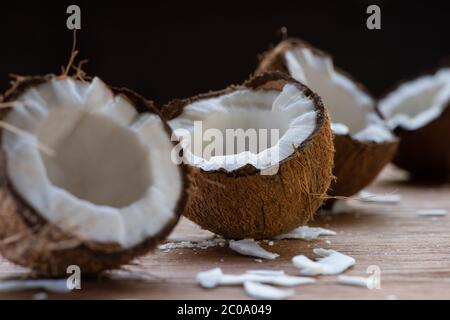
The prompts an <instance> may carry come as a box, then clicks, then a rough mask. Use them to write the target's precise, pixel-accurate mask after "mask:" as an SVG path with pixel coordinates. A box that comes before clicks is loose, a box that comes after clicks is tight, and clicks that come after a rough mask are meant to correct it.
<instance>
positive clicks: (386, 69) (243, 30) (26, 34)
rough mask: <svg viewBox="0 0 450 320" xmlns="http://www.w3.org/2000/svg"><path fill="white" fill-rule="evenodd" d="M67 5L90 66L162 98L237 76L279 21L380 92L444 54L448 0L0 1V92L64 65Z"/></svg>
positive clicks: (271, 39) (449, 42)
mask: <svg viewBox="0 0 450 320" xmlns="http://www.w3.org/2000/svg"><path fill="white" fill-rule="evenodd" d="M71 3H73V4H78V5H80V7H81V9H82V30H81V31H80V32H79V33H78V38H79V42H78V47H79V49H80V51H81V53H80V58H87V59H89V63H88V65H87V66H86V67H85V69H86V71H87V72H88V73H89V74H90V75H98V76H100V77H101V78H103V79H104V80H105V81H106V82H108V83H110V84H112V85H116V86H127V87H129V88H132V89H134V90H136V91H138V92H140V93H142V94H144V95H146V96H147V97H148V98H152V99H154V100H155V101H156V102H157V103H158V104H161V103H163V102H166V101H168V100H170V99H171V98H175V97H187V96H190V95H193V94H197V93H200V92H204V91H208V90H212V89H221V88H223V87H225V86H227V85H229V84H231V83H239V82H241V81H243V80H244V79H245V78H247V76H248V75H249V74H250V73H251V72H253V70H254V69H255V67H256V65H257V59H256V56H257V54H258V53H261V52H262V51H264V50H266V49H268V48H269V47H270V46H271V45H273V44H274V43H276V42H277V41H278V40H279V39H280V35H279V32H278V30H279V29H280V28H281V27H282V26H286V27H287V28H288V32H289V35H290V36H298V37H302V38H304V39H305V40H307V41H309V42H311V43H312V44H314V45H315V46H317V47H319V48H321V49H323V50H326V51H328V52H329V53H331V54H332V55H333V56H334V58H335V61H336V64H337V65H339V66H340V67H342V68H344V69H347V71H349V72H350V73H352V74H353V75H354V76H355V77H356V78H358V79H359V80H361V81H362V82H363V83H365V84H366V85H367V86H368V87H369V89H370V90H371V91H372V92H373V93H374V94H376V95H379V94H382V93H383V92H384V91H386V90H387V89H388V88H389V87H391V86H392V85H393V84H394V83H396V82H397V81H399V80H401V79H403V78H408V77H411V76H414V75H415V74H417V73H420V72H422V71H426V70H428V69H432V68H435V67H437V66H438V65H439V64H440V63H442V62H445V61H446V59H447V57H448V56H450V35H449V33H450V10H449V5H448V4H447V5H446V4H445V2H444V1H442V2H438V1H421V2H417V1H409V2H403V1H398V0H396V1H393V0H391V1H364V0H353V1H349V0H347V1H319V0H309V1H281V0H273V1H270V2H269V1H265V2H263V1H258V2H256V1H244V0H241V1H239V2H238V1H212V0H211V1H193V0H192V1H189V0H185V1H164V2H161V3H156V2H154V1H133V0H126V1H125V0H124V1H120V2H118V1H92V0H91V1H71V2H67V1H38V2H37V1H36V2H30V3H27V2H23V1H16V2H14V1H8V3H6V1H2V4H0V39H1V47H0V50H1V51H0V52H1V54H0V57H1V60H0V89H1V90H2V91H3V90H4V89H5V88H7V86H8V81H9V78H8V74H9V73H18V74H44V73H53V72H59V71H60V67H61V65H63V64H65V63H66V62H67V59H68V56H69V51H70V47H71V41H72V40H71V39H72V34H71V32H70V31H68V30H67V29H66V27H65V25H66V18H67V15H66V13H65V11H66V7H67V6H68V5H69V4H71ZM372 3H373V4H378V5H380V7H381V10H382V29H381V30H376V31H370V30H367V29H366V18H367V14H366V8H367V6H368V5H369V4H372ZM447 3H448V1H447Z"/></svg>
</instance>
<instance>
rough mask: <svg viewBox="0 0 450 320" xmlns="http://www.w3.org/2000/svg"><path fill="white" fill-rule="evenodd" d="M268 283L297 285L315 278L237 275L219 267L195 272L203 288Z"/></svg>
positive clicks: (310, 281) (312, 281)
mask: <svg viewBox="0 0 450 320" xmlns="http://www.w3.org/2000/svg"><path fill="white" fill-rule="evenodd" d="M248 281H251V282H259V283H268V284H273V285H278V286H298V285H303V284H309V283H314V282H315V281H316V280H315V279H313V278H309V277H296V276H288V275H284V274H283V275H276V276H275V275H261V274H252V273H244V274H238V275H231V274H223V272H222V269H221V268H214V269H211V270H207V271H202V272H199V273H198V274H197V282H198V283H199V284H200V285H201V286H202V287H203V288H215V287H217V286H219V285H241V284H243V283H245V282H248Z"/></svg>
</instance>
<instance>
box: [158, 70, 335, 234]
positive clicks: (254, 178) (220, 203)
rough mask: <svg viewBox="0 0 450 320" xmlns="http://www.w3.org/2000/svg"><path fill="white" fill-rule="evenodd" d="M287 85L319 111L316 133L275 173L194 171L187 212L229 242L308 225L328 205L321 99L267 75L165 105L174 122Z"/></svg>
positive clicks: (327, 138)
mask: <svg viewBox="0 0 450 320" xmlns="http://www.w3.org/2000/svg"><path fill="white" fill-rule="evenodd" d="M287 83H291V84H294V85H295V86H296V87H297V88H298V89H299V90H301V91H302V92H303V93H304V94H305V95H306V96H309V97H311V98H312V99H313V101H314V105H315V109H316V112H317V122H316V128H315V130H314V132H313V133H312V134H311V135H310V137H308V138H307V140H305V141H304V142H303V143H302V144H301V145H300V146H299V147H298V148H297V149H296V150H295V151H294V152H293V154H292V155H291V156H289V157H288V158H286V159H284V160H283V161H282V162H280V165H279V170H278V172H277V173H276V174H275V175H261V174H260V171H259V170H258V169H256V168H255V167H253V166H251V165H246V166H245V167H243V168H240V169H238V170H235V171H233V172H226V171H223V170H218V171H203V170H202V169H199V168H197V167H192V166H191V167H189V180H190V183H191V184H190V188H189V197H188V202H187V205H186V207H185V210H184V212H183V214H184V215H185V216H186V217H188V218H189V219H190V220H192V221H194V222H195V223H197V224H199V225H200V226H201V227H203V228H205V229H208V230H210V231H212V232H214V233H217V234H220V235H222V236H224V237H227V238H234V239H241V238H254V239H267V238H270V237H273V236H276V235H279V234H282V233H285V232H288V231H291V230H292V229H294V228H296V227H298V226H300V225H303V224H305V223H306V222H308V221H309V220H310V219H311V218H312V217H313V215H314V213H315V212H316V211H317V209H318V208H319V207H320V206H321V205H322V204H323V202H324V200H325V198H326V192H327V190H328V188H329V185H330V183H331V180H332V166H333V152H334V149H333V142H332V133H331V128H330V121H329V118H328V114H327V112H326V111H325V108H324V107H323V104H322V101H321V99H320V98H319V97H318V96H317V95H316V94H314V93H313V92H312V91H311V90H309V89H308V88H307V87H306V86H304V85H302V84H300V83H298V82H297V81H295V80H294V79H292V78H291V77H289V76H287V75H285V74H282V73H279V72H270V73H265V74H263V75H260V76H257V77H254V78H253V79H251V80H249V81H247V82H246V83H245V84H244V85H243V86H238V87H236V86H233V87H230V88H229V89H227V90H224V91H219V92H212V93H209V94H205V95H200V96H198V97H194V98H191V99H186V100H177V101H173V102H171V103H169V104H168V105H166V106H164V107H163V110H162V113H163V116H165V117H166V118H167V119H168V120H171V119H173V118H175V117H176V116H178V115H179V114H181V112H182V111H183V108H184V107H185V106H186V105H188V104H191V103H192V102H194V101H198V100H201V99H207V98H211V97H215V96H219V95H222V94H226V93H229V92H232V91H234V90H238V89H253V90H278V91H281V90H282V88H283V86H284V85H285V84H287Z"/></svg>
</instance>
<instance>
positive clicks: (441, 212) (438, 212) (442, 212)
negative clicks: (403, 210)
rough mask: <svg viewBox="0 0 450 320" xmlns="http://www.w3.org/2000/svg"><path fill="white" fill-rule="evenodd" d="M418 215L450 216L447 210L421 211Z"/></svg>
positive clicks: (418, 211)
mask: <svg viewBox="0 0 450 320" xmlns="http://www.w3.org/2000/svg"><path fill="white" fill-rule="evenodd" d="M416 214H417V215H418V216H421V217H443V216H446V215H447V214H448V212H447V210H445V209H420V210H417V211H416Z"/></svg>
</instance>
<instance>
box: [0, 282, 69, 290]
mask: <svg viewBox="0 0 450 320" xmlns="http://www.w3.org/2000/svg"><path fill="white" fill-rule="evenodd" d="M36 289H38V290H45V291H47V292H53V293H67V292H70V291H71V289H69V288H68V286H67V280H66V279H36V280H34V279H33V280H2V281H0V292H17V291H27V290H36Z"/></svg>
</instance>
